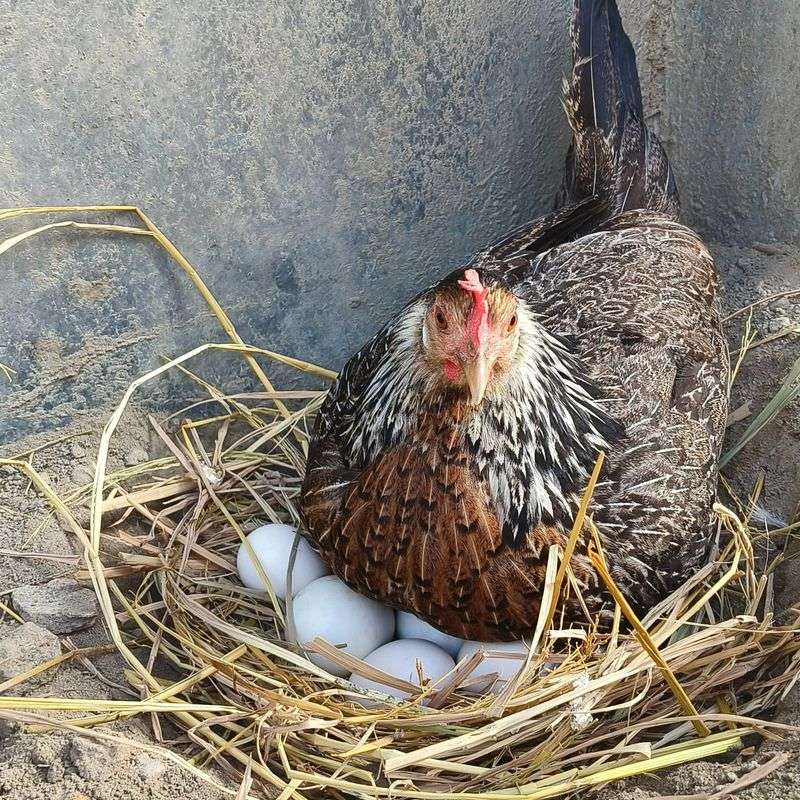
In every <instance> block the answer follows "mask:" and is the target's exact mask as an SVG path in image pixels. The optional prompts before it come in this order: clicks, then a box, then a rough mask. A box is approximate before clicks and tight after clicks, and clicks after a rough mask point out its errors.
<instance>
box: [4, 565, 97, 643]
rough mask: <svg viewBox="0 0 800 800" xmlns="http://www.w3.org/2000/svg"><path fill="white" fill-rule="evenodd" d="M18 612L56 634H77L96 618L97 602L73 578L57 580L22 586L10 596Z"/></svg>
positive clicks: (91, 594) (92, 594)
mask: <svg viewBox="0 0 800 800" xmlns="http://www.w3.org/2000/svg"><path fill="white" fill-rule="evenodd" d="M11 600H12V602H13V603H14V608H15V609H16V611H17V613H18V614H19V615H20V616H21V617H22V618H23V619H24V620H28V621H31V622H35V623H37V624H38V625H41V626H42V627H44V628H47V630H49V631H52V632H53V633H58V634H65V633H74V632H75V631H80V630H83V629H85V628H88V627H90V626H91V625H92V623H93V622H94V621H95V619H96V618H97V600H96V599H95V594H94V592H92V591H91V590H90V589H84V588H82V587H81V586H80V585H79V584H78V582H77V581H76V580H74V579H73V578H54V579H53V580H51V581H50V582H49V583H46V584H44V585H41V586H19V587H17V588H16V589H14V591H13V592H12V593H11Z"/></svg>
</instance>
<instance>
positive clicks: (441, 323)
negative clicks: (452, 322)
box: [434, 308, 447, 331]
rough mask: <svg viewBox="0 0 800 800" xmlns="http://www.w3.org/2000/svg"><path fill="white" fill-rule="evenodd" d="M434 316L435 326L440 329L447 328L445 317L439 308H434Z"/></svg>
mask: <svg viewBox="0 0 800 800" xmlns="http://www.w3.org/2000/svg"><path fill="white" fill-rule="evenodd" d="M434 318H435V319H436V327H438V328H439V330H440V331H443V330H447V317H446V316H445V315H444V311H442V309H441V308H437V309H436V314H435V315H434Z"/></svg>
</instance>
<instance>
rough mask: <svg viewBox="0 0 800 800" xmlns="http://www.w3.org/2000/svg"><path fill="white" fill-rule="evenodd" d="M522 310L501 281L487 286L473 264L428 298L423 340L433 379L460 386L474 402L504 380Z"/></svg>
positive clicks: (516, 340) (512, 357) (516, 341)
mask: <svg viewBox="0 0 800 800" xmlns="http://www.w3.org/2000/svg"><path fill="white" fill-rule="evenodd" d="M520 312H521V309H520V307H519V301H518V300H517V298H516V297H515V296H514V295H513V294H512V293H511V292H510V291H509V290H508V289H507V288H506V287H504V286H502V285H499V284H491V285H484V283H483V282H482V281H481V277H480V276H479V274H478V272H477V271H476V270H474V269H467V270H465V271H464V272H463V274H461V275H460V276H459V277H457V278H456V280H454V281H447V282H445V283H444V284H443V285H441V286H440V287H438V288H437V289H436V290H435V291H434V292H433V294H432V295H431V297H430V302H429V307H428V310H427V313H426V315H425V319H424V322H423V328H422V344H423V351H424V355H425V359H426V362H427V364H428V367H429V368H430V369H431V370H432V373H433V380H434V382H436V383H439V382H441V385H442V388H461V389H463V390H464V391H465V392H466V393H467V394H468V396H469V398H470V400H471V402H472V404H473V405H476V406H477V405H479V404H480V402H481V401H482V400H483V396H484V394H485V393H486V391H487V390H489V389H491V387H492V386H494V385H495V384H497V383H500V382H502V381H503V379H504V378H505V377H506V376H507V374H508V372H509V370H510V369H512V367H513V363H514V355H515V353H516V351H517V347H518V345H519V336H520V317H521V313H520Z"/></svg>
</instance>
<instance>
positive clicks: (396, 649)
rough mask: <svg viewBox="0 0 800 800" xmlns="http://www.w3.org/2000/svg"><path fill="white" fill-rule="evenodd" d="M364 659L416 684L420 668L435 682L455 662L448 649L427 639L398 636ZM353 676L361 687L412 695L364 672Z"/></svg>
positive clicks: (451, 667)
mask: <svg viewBox="0 0 800 800" xmlns="http://www.w3.org/2000/svg"><path fill="white" fill-rule="evenodd" d="M364 661H365V662H366V663H367V664H370V665H371V666H373V667H376V668H377V669H379V670H381V671H382V672H385V673H387V674H388V675H392V676H393V677H395V678H400V679H401V680H404V681H408V682H409V683H413V684H416V685H420V677H419V675H420V672H421V673H422V678H423V680H424V681H430V682H431V683H435V682H436V681H438V680H439V679H440V678H441V677H442V676H444V675H446V674H447V673H448V672H450V670H451V669H453V667H454V666H455V661H453V659H452V657H451V656H450V655H449V654H448V653H446V652H445V651H444V650H442V648H441V647H438V646H437V645H435V644H433V642H428V641H425V640H424V639H396V640H395V641H393V642H389V643H388V644H385V645H383V646H382V647H379V648H378V649H377V650H375V651H373V652H372V653H370V654H369V655H368V656H367V657H366V658H365V659H364ZM418 664H419V665H420V669H419V670H418V669H417V665H418ZM350 680H351V681H352V683H354V684H355V685H356V686H358V687H359V688H361V689H369V690H371V691H373V692H381V693H382V694H388V695H392V696H393V697H397V698H399V699H405V698H407V697H409V696H410V695H409V693H408V692H405V691H403V690H402V689H396V688H394V687H393V686H386V685H385V684H383V683H380V682H378V681H373V680H370V679H369V678H365V677H363V676H361V675H351V676H350Z"/></svg>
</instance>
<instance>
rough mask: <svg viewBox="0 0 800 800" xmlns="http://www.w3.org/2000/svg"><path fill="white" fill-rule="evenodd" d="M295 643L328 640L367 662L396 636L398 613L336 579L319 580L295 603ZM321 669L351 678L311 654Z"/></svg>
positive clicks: (336, 667)
mask: <svg viewBox="0 0 800 800" xmlns="http://www.w3.org/2000/svg"><path fill="white" fill-rule="evenodd" d="M292 620H293V622H294V633H295V640H296V641H297V642H298V644H300V645H301V646H303V645H306V644H308V643H309V642H311V641H313V640H314V639H317V638H319V639H324V640H325V641H326V642H328V643H329V644H332V645H333V646H334V647H338V646H343V647H342V649H344V650H345V651H346V652H348V653H349V654H350V655H352V656H355V657H356V658H364V656H366V655H368V654H369V653H371V652H372V651H373V650H375V649H376V648H377V647H380V646H381V645H382V644H385V643H386V642H388V641H390V640H391V638H392V636H394V611H392V609H391V608H387V607H386V606H382V605H381V604H380V603H377V602H375V600H370V599H369V598H368V597H364V596H362V595H360V594H357V593H356V592H354V591H353V590H352V589H351V588H350V587H348V586H346V585H345V584H344V583H342V581H340V580H339V579H338V578H337V577H336V576H335V575H327V576H326V577H324V578H318V579H317V580H315V581H314V582H313V583H310V584H308V586H306V587H305V589H303V590H302V591H301V592H298V593H297V595H296V596H295V598H294V600H293V601H292ZM308 656H309V658H310V659H311V660H312V661H313V662H314V663H315V664H317V665H318V666H320V667H322V668H323V669H325V670H327V671H328V672H330V673H332V674H333V675H338V676H340V677H342V678H343V677H345V676H346V675H348V674H349V670H347V669H342V668H341V667H340V666H338V665H337V664H335V663H334V662H333V661H331V660H330V659H328V658H325V657H324V656H321V655H318V654H316V653H309V654H308Z"/></svg>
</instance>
